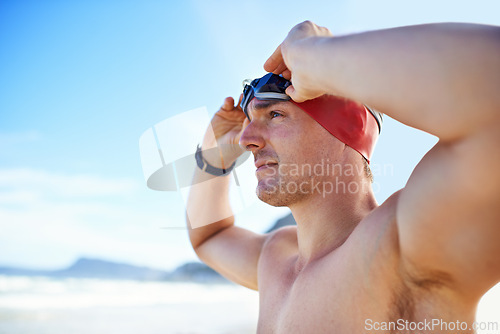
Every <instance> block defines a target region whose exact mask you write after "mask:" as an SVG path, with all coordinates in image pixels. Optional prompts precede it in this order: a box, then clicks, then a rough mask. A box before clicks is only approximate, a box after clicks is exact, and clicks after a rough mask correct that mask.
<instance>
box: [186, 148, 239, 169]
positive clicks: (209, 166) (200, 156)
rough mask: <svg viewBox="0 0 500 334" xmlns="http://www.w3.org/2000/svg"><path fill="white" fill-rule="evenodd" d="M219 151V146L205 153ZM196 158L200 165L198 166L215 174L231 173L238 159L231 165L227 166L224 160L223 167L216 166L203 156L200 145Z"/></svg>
mask: <svg viewBox="0 0 500 334" xmlns="http://www.w3.org/2000/svg"><path fill="white" fill-rule="evenodd" d="M214 151H215V152H216V151H218V149H217V148H212V149H209V150H205V155H206V153H207V152H209V153H212V152H214ZM195 159H196V164H197V165H198V168H200V169H201V170H202V171H204V172H205V173H208V174H211V175H214V176H223V175H227V174H229V173H231V171H232V170H233V168H234V167H235V166H236V161H235V162H233V163H232V164H231V165H229V166H227V165H225V164H224V162H223V161H222V167H219V166H214V164H211V163H210V162H209V161H207V160H206V158H205V157H204V156H203V152H202V149H201V147H200V146H199V145H198V147H197V148H196V154H195Z"/></svg>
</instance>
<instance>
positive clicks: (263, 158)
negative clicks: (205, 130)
mask: <svg viewBox="0 0 500 334" xmlns="http://www.w3.org/2000/svg"><path fill="white" fill-rule="evenodd" d="M248 112H249V115H250V117H251V120H252V121H251V122H250V124H249V125H247V127H246V128H245V129H244V131H243V134H242V136H241V139H240V145H241V146H242V147H243V148H245V149H247V150H249V151H251V152H252V153H253V155H254V160H255V165H256V168H257V170H256V176H257V181H258V185H257V190H256V192H257V196H258V197H259V199H261V200H262V201H264V202H266V203H268V204H270V205H273V206H290V205H292V204H294V203H296V202H298V201H300V200H303V199H305V198H307V197H308V196H311V195H321V193H320V190H321V189H322V187H323V182H324V181H326V180H331V179H332V174H331V173H325V166H326V165H332V164H335V163H339V162H338V161H339V159H340V158H341V157H342V152H343V150H344V148H345V145H344V144H343V143H342V142H340V141H339V140H338V139H337V138H335V137H334V136H332V135H331V134H330V133H329V132H328V131H326V130H325V129H324V128H323V127H322V126H321V125H319V124H318V123H317V122H316V121H315V120H314V119H313V118H311V117H310V116H309V115H308V114H306V113H305V112H304V111H302V110H301V109H300V108H299V107H298V106H296V105H295V104H293V103H292V102H289V101H259V100H257V99H253V100H252V102H251V103H250V104H249V107H248ZM320 165H323V166H324V167H323V172H322V173H318V171H319V170H321V167H320Z"/></svg>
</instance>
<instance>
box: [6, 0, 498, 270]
mask: <svg viewBox="0 0 500 334" xmlns="http://www.w3.org/2000/svg"><path fill="white" fill-rule="evenodd" d="M499 12H500V5H498V2H497V1H493V0H491V1H484V0H479V1H430V0H424V1H422V0H420V1H369V0H358V1H330V2H326V1H287V2H286V6H284V5H282V3H281V2H270V1H252V2H250V1H241V2H235V1H176V2H174V1H71V2H70V1H5V0H4V1H0V230H1V233H0V234H1V235H0V249H1V251H0V265H18V266H28V267H38V268H59V267H63V266H66V265H68V264H70V263H71V262H73V261H74V260H75V259H76V258H78V257H80V256H91V257H99V258H104V259H110V260H115V261H123V262H129V263H134V264H139V265H149V266H153V267H157V268H165V269H169V268H172V267H174V266H176V265H178V264H180V263H182V262H184V261H186V260H193V259H195V256H194V254H193V252H192V250H191V248H190V246H189V243H188V239H187V237H186V231H185V230H182V229H175V228H171V227H182V226H183V224H184V221H183V201H182V198H181V194H180V193H178V192H169V193H167V192H156V191H152V190H149V189H148V188H147V187H146V184H145V181H144V177H143V173H142V167H141V161H140V157H139V137H140V136H141V135H142V133H143V132H144V131H146V130H147V129H148V128H150V127H151V126H153V125H155V124H157V123H158V122H160V121H162V120H164V119H166V118H168V117H172V116H174V115H177V114H180V113H183V112H185V111H188V110H190V109H193V108H198V107H202V106H206V107H207V110H208V112H209V114H212V113H213V112H215V110H216V109H217V108H218V106H219V105H220V104H221V102H222V100H223V98H224V97H225V96H235V97H237V96H238V95H239V92H240V90H241V82H242V80H243V79H245V78H253V77H256V76H260V75H262V74H263V73H264V71H263V69H262V64H263V63H264V61H265V60H266V59H267V57H268V56H269V55H270V54H271V52H272V51H273V50H274V49H275V47H276V46H277V45H278V44H279V43H280V42H281V40H282V39H283V38H284V37H285V36H286V34H287V32H288V30H289V29H290V28H291V27H293V26H294V25H295V24H296V23H299V22H301V21H303V20H306V19H310V20H312V21H315V22H316V23H318V24H320V25H324V26H327V27H328V28H330V30H332V32H333V33H334V34H337V35H338V34H346V33H351V32H360V31H365V30H371V29H380V28H388V27H394V26H400V25H409V24H419V23H427V22H441V21H462V22H475V23H487V24H496V25H499V24H500V17H499V16H498V13H499ZM416 66H418V64H416ZM193 124H195V121H193ZM435 141H436V139H435V138H433V137H431V136H429V135H426V134H422V133H420V132H419V131H416V130H413V129H409V128H406V127H404V126H402V125H400V124H398V123H396V122H394V121H391V120H390V119H388V120H386V122H385V124H384V130H383V134H382V136H381V138H380V140H379V144H378V148H377V151H376V154H375V156H374V158H373V165H374V166H379V167H382V171H383V167H384V166H388V165H390V166H391V167H390V169H389V170H387V169H386V172H385V173H381V174H382V175H376V181H377V186H378V187H379V191H378V192H377V199H378V200H379V201H383V200H384V199H385V198H387V196H389V195H390V194H391V193H392V192H394V191H396V190H397V189H399V188H401V187H402V186H404V183H405V182H406V180H407V178H408V176H409V175H410V172H411V170H412V168H413V167H414V165H415V164H416V163H417V162H418V160H419V159H420V157H421V156H422V155H423V154H424V153H425V152H426V150H428V149H429V148H430V147H431V146H432V145H433V144H434V143H435ZM194 149H195V147H193V151H194ZM285 213H286V210H284V209H272V208H270V207H268V206H266V205H263V204H258V203H254V204H252V206H251V207H250V208H247V209H245V210H242V211H241V212H240V213H239V215H238V220H239V222H240V224H241V225H242V226H245V227H248V228H250V229H253V230H255V231H263V230H265V229H266V228H267V227H268V226H269V225H270V224H271V223H272V222H273V221H274V220H275V219H276V218H277V217H279V216H281V215H283V214H285ZM165 227H167V228H165Z"/></svg>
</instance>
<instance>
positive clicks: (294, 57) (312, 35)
mask: <svg viewBox="0 0 500 334" xmlns="http://www.w3.org/2000/svg"><path fill="white" fill-rule="evenodd" d="M325 37H327V38H328V37H332V33H331V32H330V30H328V29H327V28H325V27H320V26H318V25H316V24H314V23H312V22H310V21H305V22H302V23H300V24H298V25H296V26H295V27H293V28H292V30H290V32H289V33H288V36H287V37H286V38H285V40H284V41H283V43H281V44H280V45H279V46H278V48H277V49H276V50H275V51H274V53H273V54H272V55H271V57H269V59H268V60H267V61H266V62H265V64H264V69H265V70H266V71H268V72H273V73H275V74H282V75H283V77H285V78H286V79H289V80H291V81H292V85H291V86H290V87H288V88H287V90H286V93H287V94H288V95H289V96H290V97H291V98H292V99H293V100H294V101H296V102H303V101H305V100H310V99H314V98H316V97H318V96H321V95H323V94H325V93H326V92H325V90H324V89H322V86H321V85H318V84H317V80H315V79H314V78H313V77H311V75H310V73H308V71H307V70H306V69H307V67H306V66H305V65H307V64H304V62H303V57H301V52H302V50H304V49H307V48H308V45H310V44H311V43H315V42H316V41H317V40H318V39H321V38H325Z"/></svg>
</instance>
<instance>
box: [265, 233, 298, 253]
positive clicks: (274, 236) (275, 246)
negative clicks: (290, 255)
mask: <svg viewBox="0 0 500 334" xmlns="http://www.w3.org/2000/svg"><path fill="white" fill-rule="evenodd" d="M293 249H295V250H296V249H297V226H283V227H280V228H279V229H277V230H275V231H273V232H271V233H270V235H269V236H268V238H267V239H266V242H265V244H264V246H263V248H262V251H263V253H265V252H275V251H280V252H282V251H293Z"/></svg>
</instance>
